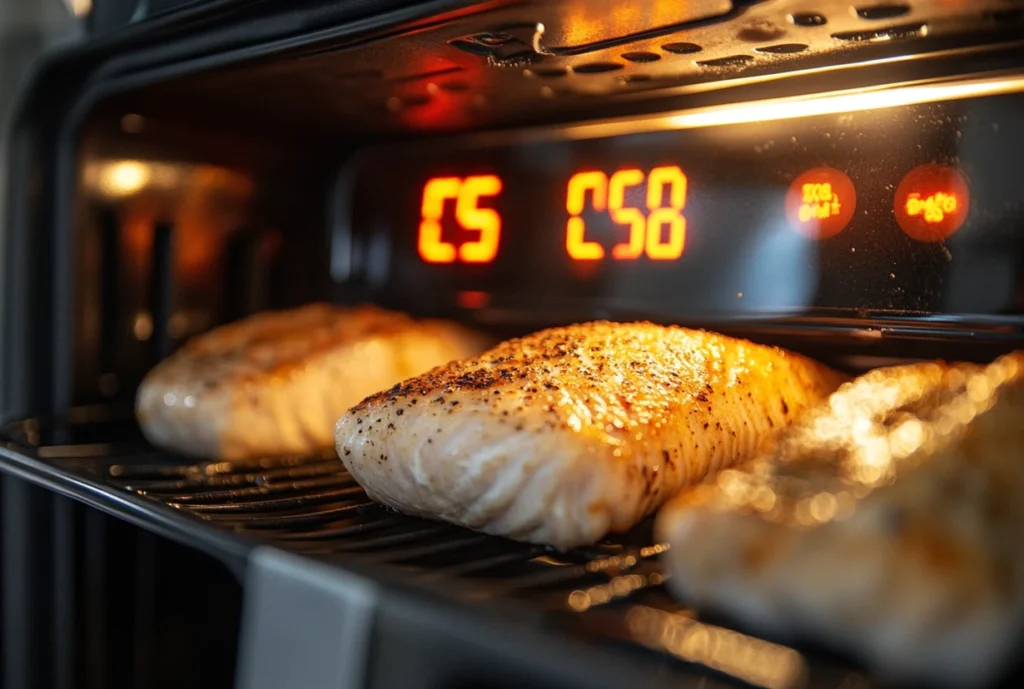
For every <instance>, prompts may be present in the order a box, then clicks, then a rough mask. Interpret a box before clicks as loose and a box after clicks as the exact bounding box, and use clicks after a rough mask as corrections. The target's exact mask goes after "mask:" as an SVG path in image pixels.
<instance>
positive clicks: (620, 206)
mask: <svg viewBox="0 0 1024 689" xmlns="http://www.w3.org/2000/svg"><path fill="white" fill-rule="evenodd" d="M645 177H646V181H647V192H646V200H647V211H648V213H647V215H645V214H644V212H643V211H642V210H641V209H639V208H630V207H628V206H626V205H625V204H626V200H625V199H626V189H628V188H630V187H637V186H640V185H642V184H643V183H644V180H645ZM686 187H687V179H686V175H685V174H684V173H683V171H682V170H681V169H679V168H678V167H676V166H674V165H669V166H663V167H657V168H654V169H653V170H651V171H650V173H649V174H648V175H646V176H645V175H644V172H643V171H642V170H640V169H637V168H627V169H624V170H619V171H617V172H615V173H614V174H613V175H612V176H611V179H609V178H608V177H607V175H605V174H604V173H603V172H595V171H588V172H578V173H576V174H575V175H573V176H572V177H570V178H569V186H568V191H567V192H566V200H565V209H566V210H567V211H568V212H569V220H568V222H567V223H566V226H565V249H566V251H567V252H568V253H569V256H570V257H571V258H573V259H574V260H577V261H597V260H600V259H602V258H604V253H605V252H604V247H602V246H601V245H600V244H598V243H597V242H594V241H587V239H586V237H585V235H586V227H585V224H584V221H583V218H582V217H581V215H582V213H583V209H584V207H585V206H586V194H587V192H588V191H590V192H592V193H593V201H592V204H591V205H592V208H593V210H595V211H597V212H602V211H605V210H607V212H608V215H609V216H610V218H611V220H612V222H614V223H615V224H617V225H622V226H626V227H628V228H629V236H628V237H627V239H626V241H624V242H621V243H619V244H616V245H615V246H614V247H612V258H613V259H614V260H616V261H634V260H636V259H638V258H639V257H640V256H642V255H644V254H646V255H647V257H648V258H649V259H651V260H652V261H671V260H675V259H677V258H679V257H680V256H682V255H683V250H684V249H685V247H686V218H685V217H684V216H683V214H682V211H683V208H685V207H686V191H687V188H686ZM666 192H667V194H668V204H667V205H666V204H665V202H664V200H665V195H666ZM666 226H667V228H668V233H667V235H666V234H665V227H666Z"/></svg>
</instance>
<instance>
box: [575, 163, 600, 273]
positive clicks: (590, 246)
mask: <svg viewBox="0 0 1024 689" xmlns="http://www.w3.org/2000/svg"><path fill="white" fill-rule="evenodd" d="M587 191H591V192H593V194H594V196H593V208H594V210H596V211H603V210H604V209H605V207H606V204H607V201H608V178H607V177H606V176H605V174H604V173H603V172H577V173H576V174H575V175H573V176H572V177H571V178H570V179H569V190H568V193H567V194H566V199H565V209H566V210H567V211H569V222H568V223H566V226H565V250H566V251H568V252H569V255H570V256H571V257H573V258H574V259H576V260H577V261H597V260H600V259H602V258H604V248H603V247H602V246H601V245H600V244H598V243H597V242H588V241H587V240H586V239H585V237H584V235H585V233H586V229H587V228H586V226H585V225H584V223H583V218H581V217H580V215H581V214H582V213H583V208H584V206H586V195H587Z"/></svg>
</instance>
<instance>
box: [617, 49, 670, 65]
mask: <svg viewBox="0 0 1024 689" xmlns="http://www.w3.org/2000/svg"><path fill="white" fill-rule="evenodd" d="M622 59H624V60H629V61H630V62H657V61H658V60H660V59H661V55H658V54H657V53H646V52H643V51H637V52H634V53H623V54H622Z"/></svg>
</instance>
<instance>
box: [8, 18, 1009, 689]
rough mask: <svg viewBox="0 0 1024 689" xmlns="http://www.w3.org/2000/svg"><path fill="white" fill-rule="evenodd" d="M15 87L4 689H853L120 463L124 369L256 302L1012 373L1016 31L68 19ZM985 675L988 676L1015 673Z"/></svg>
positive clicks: (526, 570) (300, 499)
mask: <svg viewBox="0 0 1024 689" xmlns="http://www.w3.org/2000/svg"><path fill="white" fill-rule="evenodd" d="M90 22H91V31H90V35H89V38H88V40H86V41H83V42H82V43H80V44H78V45H76V46H73V47H70V48H67V49H65V50H64V51H62V52H60V53H56V54H53V55H51V56H49V57H48V58H47V59H46V60H45V61H43V62H42V63H41V64H40V65H38V68H37V69H36V71H35V75H34V78H33V80H32V83H31V84H30V86H29V88H28V89H26V90H25V91H24V93H23V95H22V100H21V105H20V110H19V113H18V117H17V120H16V122H15V125H14V128H13V136H12V139H11V142H12V147H11V151H12V156H11V160H10V161H9V166H10V167H9V170H10V172H11V174H10V175H9V179H10V188H9V194H8V198H9V199H10V204H11V205H10V209H9V212H8V215H7V217H5V218H4V224H3V227H4V238H3V241H4V243H3V261H4V264H3V265H4V273H3V280H2V283H0V284H2V288H0V289H2V292H3V295H2V298H3V309H2V310H0V317H2V337H0V347H2V348H3V349H2V354H0V362H2V363H0V366H2V381H3V384H2V386H0V388H2V389H0V396H2V398H0V399H2V407H0V409H2V415H3V422H4V431H3V433H4V441H3V446H2V448H0V484H2V491H3V492H2V495H3V497H2V499H0V508H2V525H3V528H2V530H0V547H2V560H0V562H2V575H3V578H2V594H3V595H2V598H0V619H2V623H0V624H2V626H0V630H2V633H3V645H2V649H3V653H2V656H0V670H2V673H3V675H2V676H3V686H5V687H12V688H14V687H71V686H81V687H101V686H102V687H121V686H126V687H127V686H131V687H164V686H168V687H169V686H195V687H223V686H232V685H233V686H236V687H238V688H239V689H262V688H264V687H266V688H269V687H298V686H302V687H308V688H310V689H312V688H318V689H319V688H324V689H326V688H328V687H330V688H332V689H337V688H339V687H344V688H346V689H348V688H355V687H403V688H405V689H420V688H422V689H428V688H430V689H435V688H436V689H459V688H462V687H470V686H477V687H480V686H483V687H495V688H501V687H513V686H524V685H525V686H532V687H552V688H554V687H570V686H590V687H594V688H595V689H596V688H599V687H609V688H610V687H619V686H625V685H630V684H634V685H637V686H648V687H661V686H664V687H670V686H671V687H711V686H723V687H724V686H760V687H769V688H771V689H783V688H790V687H792V688H796V687H835V688H839V687H844V688H853V687H867V686H874V685H876V684H877V680H876V679H875V678H874V677H873V676H872V675H871V674H870V673H869V672H867V671H866V670H864V669H863V668H861V667H859V666H858V665H857V664H856V663H854V662H853V661H851V660H850V659H848V658H845V657H842V656H838V655H836V654H834V653H832V652H830V651H829V650H828V649H823V648H816V647H813V646H808V647H799V648H797V647H792V646H789V645H786V644H785V643H780V641H779V640H777V639H764V638H758V637H757V636H754V635H752V634H750V633H749V630H744V629H741V628H736V627H735V626H734V625H731V624H729V623H727V622H725V621H722V620H716V619H714V618H705V617H701V616H697V615H695V614H694V613H692V612H691V611H689V610H687V609H685V608H684V607H682V606H681V605H680V604H679V603H677V602H676V601H674V600H673V599H672V598H671V597H670V596H669V595H668V594H667V593H666V591H665V590H664V588H663V582H664V580H665V573H664V571H663V569H662V568H661V566H660V565H659V555H660V554H661V553H662V552H664V547H665V546H663V545H660V544H658V543H656V542H654V541H653V539H652V536H651V531H650V527H649V525H641V526H640V527H639V528H637V529H635V530H634V531H632V532H630V533H628V534H625V535H623V536H621V537H615V538H610V539H607V540H606V541H603V542H602V543H600V544H598V545H596V546H593V547H589V548H582V549H578V550H575V551H571V552H557V551H553V550H549V549H545V548H543V547H539V546H530V545H524V544H518V543H513V542H510V541H505V540H502V539H499V538H495V537H489V536H484V535H480V534H476V533H472V532H469V531H464V530H461V529H459V528H456V527H453V526H447V525H441V524H438V523H433V522H428V521H422V520H417V519H413V518H409V517H404V516H400V515H398V514H396V513H393V512H390V511H387V510H385V509H384V508H382V507H379V506H377V505H375V504H373V503H372V502H371V501H370V500H369V499H368V498H367V497H366V495H365V494H364V493H363V492H362V491H361V489H360V488H359V487H358V485H357V484H356V483H355V482H354V481H353V479H352V478H351V477H350V476H349V475H348V474H346V473H345V471H344V469H343V467H342V465H341V463H340V462H339V461H338V460H337V458H336V457H329V456H328V457H297V458H290V459H287V460H283V459H265V460H258V461H247V462H224V461H214V460H212V459H211V460H208V461H195V460H192V459H186V458H183V457H181V456H177V455H175V454H173V453H169V452H165V451H161V450H158V449H155V448H154V447H151V446H149V445H148V444H147V443H146V442H145V441H144V440H143V438H142V436H141V434H140V432H139V430H138V427H137V425H136V423H135V421H134V417H133V414H132V401H133V398H134V395H135V391H136V389H137V386H138V384H139V382H140V380H141V379H142V376H143V375H144V374H145V373H146V371H147V370H149V369H150V368H151V367H152V366H153V365H154V364H155V363H157V362H158V361H160V360H161V359H163V358H165V357H166V356H168V355H169V354H170V353H172V352H173V351H174V350H175V349H176V348H177V347H178V346H179V345H181V344H182V343H183V342H185V341H186V340H188V339H189V338H190V337H192V336H194V335H196V334H199V333H202V332H204V331H208V330H209V329H211V328H212V327H214V326H216V325H218V324H222V323H225V322H228V321H232V320H235V319H238V318H241V317H243V316H246V315H249V314H252V313H255V312H258V311H261V310H266V309H271V308H286V307H292V306H297V305H300V304H304V303H309V302H313V301H332V302H335V303H339V304H346V303H349V304H354V303H363V302H372V303H377V304H380V305H383V306H387V307H393V308H397V309H402V310H405V311H408V312H411V313H413V314H420V315H429V316H444V317H448V318H454V319H457V320H459V321H462V322H465V323H468V324H472V325H474V326H475V327H478V328H480V329H482V330H485V331H487V332H490V333H492V334H494V335H496V336H509V335H514V334H519V333H525V332H529V331H532V330H535V329H538V328H540V327H544V326H547V325H552V324H561V323H570V322H578V321H583V320H590V319H595V318H607V319H615V320H625V319H637V318H643V319H651V320H654V321H657V322H662V323H680V324H685V325H694V326H702V327H708V328H712V329H715V330H719V331H722V332H727V333H731V334H738V335H742V336H745V337H749V338H751V339H753V340H756V341H759V342H765V343H771V344H781V345H784V346H786V347H789V348H792V349H794V350H797V351H800V352H805V353H807V354H810V355H812V356H814V357H816V358H818V359H820V360H822V361H826V362H828V363H830V364H832V365H834V366H836V367H839V368H842V369H844V370H847V371H850V372H856V371H860V370H865V369H867V368H869V367H872V366H876V365H880V364H884V363H889V362H897V361H907V360H914V359H921V358H931V357H939V358H947V359H965V360H978V361H984V360H989V359H991V358H992V357H994V356H995V355H998V354H1000V353H1004V352H1007V351H1010V350H1012V349H1015V348H1019V347H1020V346H1021V342H1022V331H1021V327H1022V325H1024V319H1022V315H1024V312H1022V308H1024V301H1022V300H1024V291H1022V285H1024V283H1022V281H1021V278H1022V272H1021V271H1022V268H1024V238H1022V237H1024V236H1022V234H1021V229H1022V225H1024V201H1022V198H1021V193H1020V186H1021V184H1022V183H1024V175H1022V173H1021V172H1020V170H1019V168H1018V165H1019V161H1020V160H1021V159H1024V128H1022V127H1021V125H1020V117H1021V115H1022V114H1024V52H1022V48H1024V3H1020V2H1014V1H1011V0H974V1H972V2H966V1H962V0H902V1H899V2H886V1H884V0H864V2H846V1H842V0H692V1H690V2H668V1H662V0H650V1H648V2H619V1H611V0H608V1H605V0H558V1H557V2H555V1H552V2H528V1H524V2H511V1H505V0H494V1H488V2H466V1H465V0H462V1H459V0H430V1H428V2H408V1H403V0H361V1H360V2H347V3H337V2H326V1H319V0H308V1H304V2H292V3H288V2H247V1H243V0H207V1H205V2H197V1H193V2H168V1H163V2H152V1H151V2H148V3H145V2H115V1H113V0H108V1H106V2H104V1H101V0H94V3H93V7H92V16H91V18H90ZM1015 676H1016V675H1013V674H1011V676H1010V677H1009V678H1008V679H1007V682H1008V683H1011V684H1012V683H1013V682H1014V681H1015V679H1014V678H1015Z"/></svg>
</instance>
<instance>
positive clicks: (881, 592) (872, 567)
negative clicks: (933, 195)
mask: <svg viewBox="0 0 1024 689" xmlns="http://www.w3.org/2000/svg"><path fill="white" fill-rule="evenodd" d="M1022 495H1024V354H1020V353H1018V354H1012V355H1008V356H1006V357H1004V358H1001V359H999V360H997V361H996V362H995V363H993V364H992V365H990V366H976V365H970V364H952V365H950V364H944V363H923V364H918V365H911V366H903V367H895V368H889V369H878V370H875V371H872V372H870V373H868V374H866V375H864V376H862V377H861V378H858V379H857V380H856V381H854V382H851V383H849V384H847V385H845V386H843V387H842V388H840V390H839V391H838V392H836V394H835V395H833V396H832V398H831V399H830V400H829V402H828V403H827V404H823V405H821V406H820V407H818V408H815V409H813V410H809V411H808V412H807V413H806V414H805V415H804V416H803V417H801V418H800V419H799V420H798V421H797V422H796V423H795V424H794V425H793V426H792V427H791V428H790V429H789V430H788V431H786V432H785V433H783V434H782V435H780V437H779V439H778V442H777V445H776V446H775V448H774V449H772V450H771V451H768V452H766V453H765V454H764V455H763V456H760V457H758V458H757V459H756V460H755V461H753V462H752V463H750V465H749V466H745V467H744V468H743V469H733V470H729V471H726V472H722V473H721V474H719V475H718V477H717V479H716V480H714V481H709V482H708V483H707V484H706V485H703V486H700V487H699V488H697V489H695V490H691V491H688V492H686V493H683V494H680V495H679V497H677V498H676V499H675V500H673V501H672V502H670V503H669V504H668V505H666V506H665V508H664V509H663V510H662V511H661V512H660V513H659V515H658V520H657V523H656V530H657V536H658V538H659V539H660V540H662V541H664V542H667V543H668V544H669V545H670V546H671V549H670V550H669V552H668V554H667V557H668V566H669V572H670V579H669V583H670V585H671V586H672V587H673V589H674V590H675V591H676V592H677V593H678V594H679V596H680V597H681V599H682V600H683V601H684V602H686V603H687V604H689V605H693V606H696V607H698V608H705V609H709V610H717V611H719V612H724V613H726V614H728V615H730V616H732V617H733V618H734V619H736V620H737V621H739V622H742V623H745V624H746V625H747V628H748V629H752V630H761V631H763V632H765V633H769V634H773V635H776V636H781V637H787V638H790V639H795V640H800V639H804V640H813V641H818V642H824V643H825V644H828V645H832V646H834V647H838V648H840V649H844V650H846V651H847V652H850V653H852V654H854V655H856V656H859V657H860V658H862V659H863V660H865V661H866V662H868V663H869V664H870V665H871V666H873V667H874V668H875V669H876V670H877V671H879V672H880V673H882V674H883V675H887V676H890V677H891V678H893V679H897V680H911V681H922V682H926V683H928V684H932V685H935V684H939V685H952V686H972V687H973V686H983V685H984V684H985V683H987V682H989V681H991V680H993V678H994V677H995V676H996V674H998V673H999V672H1000V671H1001V670H1002V669H1003V668H1004V667H1005V663H1006V661H1007V660H1008V658H1009V657H1010V656H1011V655H1014V651H1015V650H1016V649H1017V648H1018V646H1019V643H1020V636H1019V632H1020V631H1021V628H1022V625H1024V548H1022V547H1021V538H1022V536H1024V500H1022V497H1021V496H1022Z"/></svg>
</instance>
